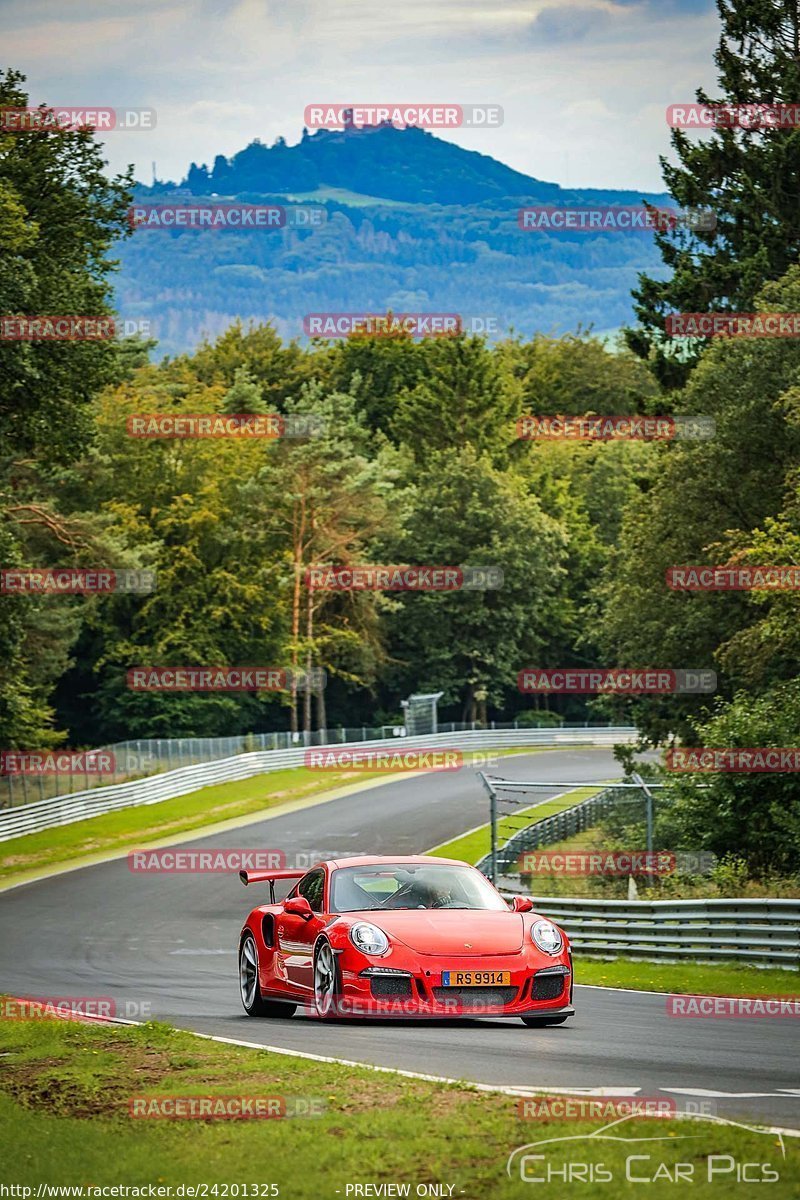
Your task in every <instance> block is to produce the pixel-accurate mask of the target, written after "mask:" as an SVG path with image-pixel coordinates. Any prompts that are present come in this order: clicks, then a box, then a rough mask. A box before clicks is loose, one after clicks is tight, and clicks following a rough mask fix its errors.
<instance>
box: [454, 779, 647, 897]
mask: <svg viewBox="0 0 800 1200" xmlns="http://www.w3.org/2000/svg"><path fill="white" fill-rule="evenodd" d="M513 786H515V790H519V789H521V788H523V787H524V786H528V787H534V786H536V787H544V786H547V787H550V788H552V787H553V786H556V785H554V784H552V783H549V784H547V785H545V784H544V783H541V784H535V785H534V784H528V785H524V784H517V785H513ZM562 786H563V785H562ZM573 786H574V787H575V788H576V789H577V788H579V787H581V788H582V787H587V786H591V785H590V784H589V785H587V784H574V785H573ZM651 786H653V785H651ZM627 800H630V790H629V788H628V787H622V786H618V787H607V788H604V789H603V790H602V791H599V792H598V793H597V795H595V796H590V797H589V799H588V800H583V801H582V802H581V803H580V804H574V805H573V806H572V807H571V808H564V809H562V810H561V812H558V813H553V815H552V816H551V817H544V818H543V819H542V820H541V821H534V822H532V823H531V824H529V825H526V826H525V828H524V829H520V830H518V832H517V833H514V834H512V836H511V837H510V838H509V839H508V841H507V842H506V843H505V844H504V845H503V846H499V847H498V848H497V849H496V850H495V851H494V852H492V851H490V852H489V854H486V855H484V857H483V858H482V859H481V860H480V862H479V863H478V864H477V865H478V868H479V870H481V871H483V872H484V873H485V874H486V875H488V876H490V878H496V876H497V875H498V874H500V875H505V874H508V873H509V872H510V870H511V869H512V868H513V867H514V866H515V864H516V863H517V862H518V860H519V857H520V855H521V854H524V853H525V851H526V850H537V849H538V848H539V846H552V845H553V844H554V843H555V842H563V841H564V840H565V839H566V838H569V837H574V835H575V834H576V833H582V832H583V831H584V830H585V829H589V828H591V826H593V825H599V823H600V822H601V821H602V820H603V817H605V816H607V815H608V814H609V813H610V812H611V811H612V809H614V808H616V806H617V805H618V804H619V803H621V802H625V801H627ZM516 803H522V801H517V802H516ZM493 855H494V872H493V871H492V858H493Z"/></svg>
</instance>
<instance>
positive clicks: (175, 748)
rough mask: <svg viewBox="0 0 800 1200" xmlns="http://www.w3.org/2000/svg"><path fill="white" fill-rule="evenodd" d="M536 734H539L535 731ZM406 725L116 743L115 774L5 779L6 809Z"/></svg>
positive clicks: (466, 727)
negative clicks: (243, 756)
mask: <svg viewBox="0 0 800 1200" xmlns="http://www.w3.org/2000/svg"><path fill="white" fill-rule="evenodd" d="M479 728H480V727H479V726H478V725H477V722H474V721H473V722H472V723H471V724H465V723H463V722H456V721H446V722H444V723H442V722H440V723H439V725H438V732H439V733H463V732H468V731H470V732H471V731H477V730H478V729H479ZM544 728H546V729H547V730H548V731H549V730H550V729H551V728H552V729H554V730H555V729H565V730H570V729H575V728H581V729H593V728H603V726H594V725H589V724H585V725H582V726H573V725H564V726H552V727H550V726H547V727H544ZM489 729H490V731H503V730H510V729H513V730H517V729H519V730H520V732H522V733H524V732H526V731H528V730H530V729H531V727H530V726H521V727H520V726H519V725H518V723H517V722H516V721H514V722H507V723H497V724H495V722H492V724H491V726H490V727H489ZM534 731H535V730H534ZM404 735H405V729H404V727H403V726H402V725H378V726H375V725H354V726H348V727H341V726H340V727H338V728H336V729H327V730H314V731H311V732H301V733H290V732H288V731H287V730H283V731H280V732H276V733H248V734H242V735H241V736H235V737H206V738H201V737H185V738H138V739H133V740H130V741H126V742H114V743H113V744H112V745H109V746H100V747H97V748H95V752H96V753H104V754H106V755H108V756H110V760H111V765H112V769H111V770H109V771H107V772H104V774H102V775H97V774H86V773H85V772H82V771H81V772H77V773H73V774H57V773H53V774H46V775H45V774H37V775H24V774H19V775H13V774H8V775H0V810H2V809H4V808H14V807H15V806H16V805H20V804H32V803H34V802H35V801H37V800H48V799H50V798H51V797H53V796H68V795H72V794H73V793H76V792H84V791H88V790H89V789H90V788H96V787H109V786H112V785H114V784H118V783H125V782H126V781H127V780H130V779H144V778H146V777H147V776H149V775H158V774H160V773H161V772H162V771H174V770H177V769H178V768H179V767H190V766H196V765H197V764H198V763H205V762H216V761H218V760H219V759H222V758H232V757H233V756H234V755H236V754H249V753H252V752H254V751H257V750H291V749H293V748H296V747H298V746H299V747H301V748H302V747H307V746H327V745H334V746H336V745H342V744H345V743H349V742H371V741H375V740H377V739H380V738H390V737H403V736H404Z"/></svg>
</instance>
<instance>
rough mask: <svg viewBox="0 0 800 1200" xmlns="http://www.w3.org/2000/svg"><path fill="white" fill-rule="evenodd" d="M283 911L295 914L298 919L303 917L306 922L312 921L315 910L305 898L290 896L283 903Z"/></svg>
mask: <svg viewBox="0 0 800 1200" xmlns="http://www.w3.org/2000/svg"><path fill="white" fill-rule="evenodd" d="M283 911H284V912H287V913H294V915H295V916H296V917H302V918H303V920H304V921H310V920H311V918H312V917H313V915H314V910H313V908H312V907H311V905H310V904H309V903H308V901H307V900H306V898H305V896H289V897H287V899H286V900H284V902H283Z"/></svg>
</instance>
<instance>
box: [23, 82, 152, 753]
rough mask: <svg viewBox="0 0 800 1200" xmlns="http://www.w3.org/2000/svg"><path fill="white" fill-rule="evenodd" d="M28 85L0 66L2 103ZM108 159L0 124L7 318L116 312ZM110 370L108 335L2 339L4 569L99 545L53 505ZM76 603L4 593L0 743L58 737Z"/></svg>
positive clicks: (117, 192)
mask: <svg viewBox="0 0 800 1200" xmlns="http://www.w3.org/2000/svg"><path fill="white" fill-rule="evenodd" d="M23 82H24V77H23V76H22V75H20V74H19V73H18V72H15V71H10V70H9V71H2V72H0V107H3V108H5V107H6V106H8V107H12V108H16V107H22V108H24V107H26V106H27V105H28V96H27V93H26V92H25V90H24V89H23V87H22V84H23ZM105 165H106V164H105V162H104V160H103V157H102V151H101V148H100V147H99V146H98V144H97V143H96V142H95V140H94V135H93V133H92V131H91V130H84V131H80V132H60V133H58V134H57V135H55V134H44V133H40V132H36V131H34V132H30V133H24V132H22V133H0V310H2V312H3V313H4V314H15V315H20V316H34V317H35V316H48V315H70V314H76V315H87V316H93V317H103V316H111V315H112V308H111V285H110V281H109V274H110V272H111V270H112V268H113V266H114V263H113V261H112V260H111V259H109V257H108V252H109V249H110V247H111V245H112V243H113V242H114V240H115V239H117V238H118V237H120V236H121V235H123V234H124V233H125V232H127V231H128V226H127V221H126V210H127V206H128V204H129V202H130V198H131V196H130V184H131V178H130V173H128V174H127V175H125V176H120V177H117V178H115V179H109V178H107V177H106V175H105V173H104V168H105ZM119 370H120V358H119V348H118V346H117V345H116V344H115V343H114V342H111V341H84V342H68V343H65V342H61V343H59V342H47V341H38V342H37V341H32V342H29V341H12V340H3V341H0V385H1V386H0V442H2V447H3V449H2V458H0V517H1V518H2V523H3V528H2V537H1V538H0V541H2V545H3V556H2V561H3V564H4V565H6V564H8V565H12V564H14V565H23V564H24V565H29V566H39V565H46V564H48V563H50V564H59V565H60V564H62V563H63V564H64V565H73V564H75V563H76V562H77V561H79V558H78V556H79V555H80V554H81V552H83V551H92V550H93V549H94V548H95V546H96V545H97V540H98V536H99V528H98V526H97V524H96V522H95V521H93V520H92V519H91V517H87V518H85V519H83V520H81V521H79V522H78V523H76V524H73V523H71V522H70V521H69V520H68V519H66V518H65V517H64V515H63V513H62V512H61V511H60V507H59V506H60V496H59V489H60V475H59V473H60V471H61V470H62V469H63V468H64V467H65V465H67V464H69V463H70V462H71V461H72V460H73V459H75V458H76V457H77V456H78V455H80V454H81V453H82V452H83V451H84V450H85V448H86V446H87V445H88V444H89V441H90V438H91V412H90V403H91V400H92V398H93V396H94V395H95V394H96V393H97V392H98V391H99V390H100V388H102V387H103V386H104V385H105V384H106V383H108V382H109V381H110V380H113V379H114V378H116V377H117V375H118V372H119ZM92 565H95V563H94V562H93V563H92ZM78 604H79V602H70V601H68V600H67V601H66V602H65V601H64V600H63V599H61V600H48V599H46V598H34V597H31V596H23V595H21V596H17V597H3V598H2V600H0V608H2V610H3V611H2V615H0V663H1V664H2V665H0V692H2V695H3V701H2V702H0V743H1V744H3V745H6V746H9V745H23V744H28V745H30V744H41V743H48V742H51V741H53V740H54V739H57V738H58V737H59V736H62V735H59V734H58V733H56V732H55V731H54V730H53V728H52V723H51V717H52V713H51V709H50V705H49V700H50V693H51V691H52V687H53V684H54V682H55V680H56V679H57V678H58V676H59V675H60V674H61V672H62V671H63V670H64V668H65V667H66V665H67V663H68V654H69V648H70V645H71V644H72V642H73V641H74V639H75V636H76V634H77V630H78V627H79V619H78V612H77V609H78ZM59 605H60V607H59Z"/></svg>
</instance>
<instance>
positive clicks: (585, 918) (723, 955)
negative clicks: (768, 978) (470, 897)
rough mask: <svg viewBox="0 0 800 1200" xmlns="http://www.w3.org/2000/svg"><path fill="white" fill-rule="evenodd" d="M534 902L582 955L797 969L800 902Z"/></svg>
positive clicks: (542, 899) (558, 899) (546, 899)
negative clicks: (751, 964) (560, 927)
mask: <svg viewBox="0 0 800 1200" xmlns="http://www.w3.org/2000/svg"><path fill="white" fill-rule="evenodd" d="M505 886H506V885H504V889H505ZM510 894H512V895H517V894H519V893H518V892H516V891H515V892H511V893H510ZM534 903H535V905H536V910H537V912H542V913H545V914H546V915H547V916H548V917H549V918H550V919H551V920H553V921H555V922H556V924H557V925H561V926H562V927H563V929H564V930H565V931H566V933H567V936H568V937H569V939H570V942H571V943H572V946H573V948H574V950H575V951H576V952H577V953H578V954H580V955H582V956H584V957H592V958H616V957H617V956H619V955H624V956H625V957H626V958H635V959H648V960H651V961H652V960H659V959H661V960H667V961H670V960H683V959H690V960H691V961H692V962H719V961H720V960H726V961H734V962H749V963H754V964H763V965H766V964H771V965H772V966H782V967H788V968H790V969H791V970H798V969H800V900H578V899H574V898H573V897H566V896H536V897H535V898H534ZM579 982H580V980H579Z"/></svg>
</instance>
